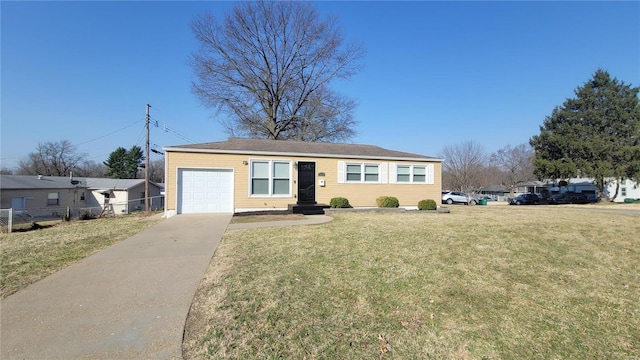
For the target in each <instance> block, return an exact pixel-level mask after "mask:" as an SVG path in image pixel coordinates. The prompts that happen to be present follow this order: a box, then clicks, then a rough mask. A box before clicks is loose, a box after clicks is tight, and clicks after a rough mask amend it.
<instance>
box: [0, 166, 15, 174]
mask: <svg viewBox="0 0 640 360" xmlns="http://www.w3.org/2000/svg"><path fill="white" fill-rule="evenodd" d="M0 175H13V170H11V169H9V168H6V167H3V168H2V169H0Z"/></svg>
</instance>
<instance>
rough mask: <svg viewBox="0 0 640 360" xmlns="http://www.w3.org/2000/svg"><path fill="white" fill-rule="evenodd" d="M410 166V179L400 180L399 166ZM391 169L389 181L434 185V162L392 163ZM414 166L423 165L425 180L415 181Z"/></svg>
mask: <svg viewBox="0 0 640 360" xmlns="http://www.w3.org/2000/svg"><path fill="white" fill-rule="evenodd" d="M399 166H405V167H406V166H408V167H409V181H398V167H399ZM389 167H390V169H391V170H390V171H389V177H390V179H389V182H390V183H393V184H415V185H433V184H434V166H433V164H397V163H391V164H390V166H389ZM414 167H423V168H424V172H425V176H424V181H423V182H417V181H413V175H414V172H413V169H414Z"/></svg>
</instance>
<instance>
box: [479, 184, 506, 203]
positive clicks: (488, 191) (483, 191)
mask: <svg viewBox="0 0 640 360" xmlns="http://www.w3.org/2000/svg"><path fill="white" fill-rule="evenodd" d="M478 193H479V194H480V195H482V196H489V197H491V198H492V199H493V200H496V201H505V200H507V198H509V188H508V187H506V186H504V185H491V186H484V187H481V188H480V189H478Z"/></svg>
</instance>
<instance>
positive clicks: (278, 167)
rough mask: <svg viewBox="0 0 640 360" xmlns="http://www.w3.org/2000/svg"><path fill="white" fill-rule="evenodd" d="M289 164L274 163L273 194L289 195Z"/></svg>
mask: <svg viewBox="0 0 640 360" xmlns="http://www.w3.org/2000/svg"><path fill="white" fill-rule="evenodd" d="M289 178H290V176H289V163H288V162H279V161H274V162H273V194H274V195H289Z"/></svg>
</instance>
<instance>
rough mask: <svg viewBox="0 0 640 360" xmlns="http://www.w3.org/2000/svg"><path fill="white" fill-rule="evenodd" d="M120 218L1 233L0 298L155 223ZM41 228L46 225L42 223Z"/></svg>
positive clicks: (154, 218)
mask: <svg viewBox="0 0 640 360" xmlns="http://www.w3.org/2000/svg"><path fill="white" fill-rule="evenodd" d="M158 220H159V218H158V217H157V216H151V217H142V216H137V215H123V216H118V217H113V218H103V219H96V220H89V221H72V222H68V223H65V222H58V223H57V224H55V225H54V226H52V227H47V228H44V229H39V230H32V231H26V232H14V233H11V234H0V296H1V297H3V298H4V297H7V296H9V295H11V294H13V293H15V292H16V291H18V290H20V289H22V288H24V287H26V286H27V285H29V284H32V283H34V282H36V281H38V280H40V279H42V278H44V277H46V276H47V275H50V274H52V273H54V272H56V271H58V270H60V269H62V268H64V267H65V266H67V265H69V264H71V263H73V262H76V261H78V260H80V259H82V258H85V257H87V256H89V255H91V254H93V253H95V252H96V251H98V250H100V249H103V248H105V247H107V246H109V245H112V244H114V243H116V242H118V241H120V240H123V239H126V238H128V237H129V236H131V235H134V234H136V233H138V232H140V231H142V230H144V229H146V228H148V227H150V226H151V225H153V224H155V223H156V222H158ZM43 225H44V226H49V225H50V224H49V225H47V224H45V223H43Z"/></svg>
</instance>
